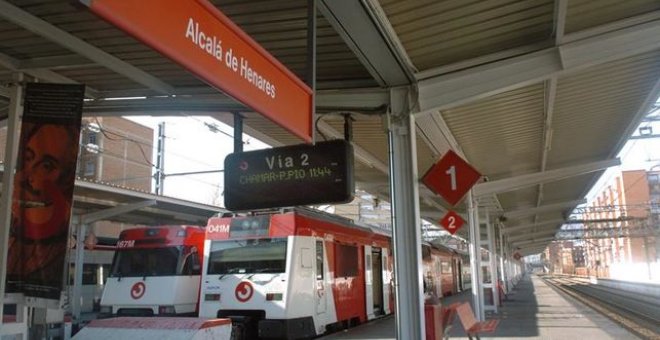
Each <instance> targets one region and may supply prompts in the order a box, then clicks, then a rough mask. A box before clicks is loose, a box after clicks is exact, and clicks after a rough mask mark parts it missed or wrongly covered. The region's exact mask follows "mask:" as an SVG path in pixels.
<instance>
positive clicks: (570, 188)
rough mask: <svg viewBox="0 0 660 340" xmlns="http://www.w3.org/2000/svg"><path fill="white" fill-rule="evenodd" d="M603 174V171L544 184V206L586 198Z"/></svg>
mask: <svg viewBox="0 0 660 340" xmlns="http://www.w3.org/2000/svg"><path fill="white" fill-rule="evenodd" d="M601 174H602V171H600V172H594V173H590V174H585V175H580V176H575V177H570V178H567V179H563V180H560V181H554V182H548V183H546V184H544V186H543V203H542V204H550V203H554V202H566V201H571V200H573V199H574V198H575V197H584V195H586V194H587V191H588V190H589V189H590V187H591V185H593V182H595V180H596V179H598V177H600V175H601Z"/></svg>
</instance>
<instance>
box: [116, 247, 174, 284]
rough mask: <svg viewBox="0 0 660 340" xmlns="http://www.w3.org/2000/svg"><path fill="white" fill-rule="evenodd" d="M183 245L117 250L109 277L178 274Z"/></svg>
mask: <svg viewBox="0 0 660 340" xmlns="http://www.w3.org/2000/svg"><path fill="white" fill-rule="evenodd" d="M182 250H183V246H177V247H166V248H147V249H122V250H118V251H117V252H116V254H115V258H114V260H113V261H112V272H111V273H110V277H131V276H170V275H178V274H180V273H177V265H178V263H179V258H180V257H181V253H182Z"/></svg>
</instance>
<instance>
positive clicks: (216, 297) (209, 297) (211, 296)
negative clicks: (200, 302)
mask: <svg viewBox="0 0 660 340" xmlns="http://www.w3.org/2000/svg"><path fill="white" fill-rule="evenodd" d="M204 301H218V302H219V301H220V294H204Z"/></svg>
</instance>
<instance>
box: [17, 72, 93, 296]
mask: <svg viewBox="0 0 660 340" xmlns="http://www.w3.org/2000/svg"><path fill="white" fill-rule="evenodd" d="M84 93H85V86H84V85H69V84H42V83H31V84H28V85H27V87H26V89H25V103H24V111H23V121H22V125H21V136H20V141H19V143H20V144H19V154H18V158H17V163H16V164H17V165H16V174H15V177H14V191H13V197H12V209H11V225H10V228H11V229H10V238H9V253H8V257H7V291H8V292H22V293H24V294H25V295H26V296H33V297H40V298H46V299H55V300H59V298H60V292H61V291H62V288H63V287H62V282H63V278H64V262H65V255H66V251H67V248H68V235H69V219H70V217H71V205H72V200H73V188H74V180H75V174H76V159H77V157H78V140H79V136H80V123H81V116H82V106H83V96H84Z"/></svg>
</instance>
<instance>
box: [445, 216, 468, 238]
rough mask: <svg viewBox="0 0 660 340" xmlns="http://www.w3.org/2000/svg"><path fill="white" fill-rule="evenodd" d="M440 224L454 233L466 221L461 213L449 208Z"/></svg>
mask: <svg viewBox="0 0 660 340" xmlns="http://www.w3.org/2000/svg"><path fill="white" fill-rule="evenodd" d="M440 224H441V225H442V226H443V227H444V228H445V230H447V231H448V232H449V233H450V234H452V235H454V234H455V233H456V232H457V231H458V229H461V227H462V226H463V224H465V221H464V220H463V218H461V216H460V215H459V214H457V213H456V212H454V211H452V210H449V211H448V212H447V214H445V217H443V218H442V220H440Z"/></svg>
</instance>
